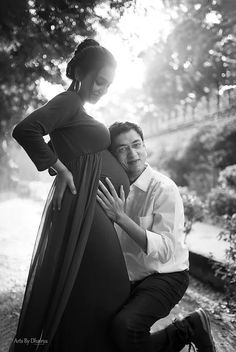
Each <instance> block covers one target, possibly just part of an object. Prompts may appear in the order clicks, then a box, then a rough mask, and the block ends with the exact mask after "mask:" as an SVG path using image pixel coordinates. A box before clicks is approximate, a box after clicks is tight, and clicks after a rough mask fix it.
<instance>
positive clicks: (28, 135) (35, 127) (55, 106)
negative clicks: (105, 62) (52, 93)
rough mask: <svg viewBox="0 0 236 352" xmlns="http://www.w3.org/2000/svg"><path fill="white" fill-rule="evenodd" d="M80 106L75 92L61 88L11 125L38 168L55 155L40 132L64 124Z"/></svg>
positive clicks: (46, 163)
mask: <svg viewBox="0 0 236 352" xmlns="http://www.w3.org/2000/svg"><path fill="white" fill-rule="evenodd" d="M80 109H81V110H82V109H83V108H82V105H81V102H80V99H79V97H78V96H77V95H76V94H75V93H73V94H72V93H71V92H64V93H61V94H59V95H57V96H56V97H55V98H53V99H52V100H50V101H49V102H48V103H47V104H45V105H44V106H42V107H41V108H39V109H37V110H35V111H33V112H32V113H31V114H30V115H29V116H27V117H26V118H25V119H24V120H23V121H21V122H20V123H19V124H18V125H17V126H16V127H15V128H14V130H13V133H12V136H13V137H14V138H15V139H16V141H17V142H18V143H19V144H20V145H21V146H22V147H23V148H24V149H25V151H26V153H27V154H28V155H29V157H30V159H31V160H32V161H33V163H34V164H35V166H36V167H37V169H38V170H39V171H43V170H46V169H48V168H49V167H50V166H52V165H53V164H54V163H55V162H56V161H57V155H56V154H55V152H54V151H53V150H52V148H50V147H49V146H48V144H47V143H46V142H45V141H44V138H43V136H45V135H47V134H49V133H51V132H52V131H54V130H55V129H57V128H63V127H64V126H66V125H67V124H68V123H69V122H70V121H71V120H72V119H73V117H74V116H75V114H76V113H77V112H78V110H80Z"/></svg>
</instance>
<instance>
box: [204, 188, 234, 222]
mask: <svg viewBox="0 0 236 352" xmlns="http://www.w3.org/2000/svg"><path fill="white" fill-rule="evenodd" d="M207 206H208V211H209V213H210V215H211V216H212V217H218V216H223V215H229V216H232V215H233V214H234V213H236V192H235V191H234V190H232V189H230V188H227V187H226V188H222V187H220V186H218V187H216V188H213V189H212V190H211V192H210V193H209V194H208V197H207Z"/></svg>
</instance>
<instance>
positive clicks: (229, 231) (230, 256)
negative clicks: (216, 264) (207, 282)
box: [216, 213, 236, 313]
mask: <svg viewBox="0 0 236 352" xmlns="http://www.w3.org/2000/svg"><path fill="white" fill-rule="evenodd" d="M223 227H224V230H223V231H222V232H221V233H220V234H219V238H220V239H223V240H224V241H226V242H228V243H229V248H228V249H227V250H226V253H225V254H226V259H227V263H226V264H225V265H224V270H223V274H221V275H220V276H221V278H222V279H224V281H225V291H226V300H227V305H228V307H229V308H230V310H231V311H233V312H234V313H236V275H235V273H236V213H235V214H233V215H232V216H229V215H226V216H224V217H223ZM216 273H218V274H220V273H221V271H220V272H219V271H218V272H217V270H216Z"/></svg>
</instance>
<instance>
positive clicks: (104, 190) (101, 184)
mask: <svg viewBox="0 0 236 352" xmlns="http://www.w3.org/2000/svg"><path fill="white" fill-rule="evenodd" d="M99 187H100V188H101V190H102V192H103V193H104V195H105V196H106V198H107V199H108V200H109V201H110V202H112V200H113V196H112V195H111V193H110V192H109V191H108V189H107V187H106V186H105V185H104V184H103V183H102V181H99Z"/></svg>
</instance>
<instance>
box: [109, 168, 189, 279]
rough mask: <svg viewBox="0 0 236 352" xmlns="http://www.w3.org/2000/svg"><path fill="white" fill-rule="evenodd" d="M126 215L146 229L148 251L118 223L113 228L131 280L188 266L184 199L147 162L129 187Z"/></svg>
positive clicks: (174, 186) (169, 181)
mask: <svg viewBox="0 0 236 352" xmlns="http://www.w3.org/2000/svg"><path fill="white" fill-rule="evenodd" d="M125 212H126V214H127V215H128V216H129V217H130V218H131V219H132V220H134V221H135V222H136V223H137V224H138V225H139V226H140V227H142V228H143V229H144V230H146V234H147V253H145V252H144V251H143V250H142V249H141V247H139V245H138V244H137V243H136V242H135V241H134V240H133V239H132V238H131V237H130V236H129V235H128V234H127V233H126V232H125V231H123V230H122V229H121V228H120V227H119V226H118V225H115V226H116V230H117V233H118V237H119V240H120V244H121V248H122V251H123V254H124V257H125V262H126V266H127V270H128V274H129V279H130V280H131V281H135V280H140V279H142V278H144V277H146V276H148V275H150V274H153V273H155V272H158V273H171V272H176V271H182V270H185V269H188V268H189V260H188V249H187V246H186V245H185V241H184V240H185V235H184V209H183V202H182V199H181V196H180V193H179V190H178V187H177V186H176V184H175V183H174V182H173V181H172V180H171V179H170V178H169V177H167V176H165V175H163V174H161V173H160V172H157V171H155V170H153V169H152V168H151V167H150V166H149V165H148V164H147V167H146V169H145V170H144V171H143V173H142V174H141V175H140V176H139V177H138V179H137V180H136V181H135V182H134V183H133V184H132V185H131V186H130V192H129V195H128V197H127V199H126V203H125Z"/></svg>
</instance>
